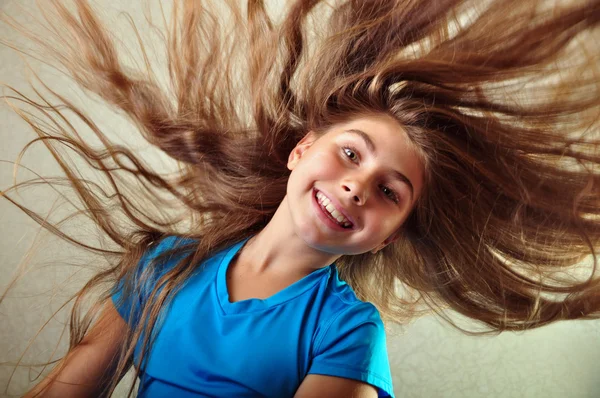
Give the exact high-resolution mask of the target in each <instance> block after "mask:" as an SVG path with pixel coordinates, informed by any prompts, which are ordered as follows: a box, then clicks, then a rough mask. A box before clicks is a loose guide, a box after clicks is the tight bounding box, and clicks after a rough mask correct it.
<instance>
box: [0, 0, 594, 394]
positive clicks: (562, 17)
mask: <svg viewBox="0 0 600 398" xmlns="http://www.w3.org/2000/svg"><path fill="white" fill-rule="evenodd" d="M44 4H47V3H44ZM52 5H53V7H51V10H46V9H44V10H43V11H44V15H45V18H46V19H45V23H46V26H48V27H50V28H51V29H48V30H47V33H48V34H47V35H45V36H43V37H42V36H38V35H35V34H33V33H32V32H31V31H29V30H28V29H25V28H23V26H21V25H19V24H18V23H16V22H15V21H13V20H12V19H10V18H9V17H5V21H6V22H7V23H10V24H12V25H13V26H14V27H15V28H16V29H19V30H20V31H21V32H22V33H23V34H24V35H26V36H27V37H28V38H29V39H30V40H31V41H32V42H34V43H37V44H38V45H39V47H38V51H39V52H43V53H44V54H45V55H46V56H49V57H52V58H51V59H53V60H55V61H57V62H55V64H56V65H59V66H60V67H62V68H63V70H66V71H67V72H68V73H69V74H70V75H71V76H72V77H73V79H74V80H75V81H76V82H77V83H78V84H79V85H81V86H82V87H83V88H85V89H86V90H89V91H90V92H92V93H95V94H96V95H98V96H100V97H101V98H102V99H104V100H105V101H106V102H108V103H110V104H111V105H112V106H114V107H117V108H118V109H120V110H121V111H122V112H124V113H125V114H126V115H127V116H128V117H129V118H130V120H131V121H133V123H134V124H135V125H136V126H137V129H138V130H139V132H140V133H141V134H142V135H143V136H144V138H145V139H146V140H147V141H148V142H149V143H151V144H152V145H154V146H156V147H157V148H159V149H160V150H162V151H163V152H164V153H166V154H167V155H168V156H170V157H171V158H173V159H175V160H177V161H178V162H179V165H180V169H179V173H178V174H176V175H165V174H161V173H160V172H159V171H157V170H154V169H153V168H152V167H150V166H149V165H148V164H146V163H145V162H144V161H143V160H142V159H141V158H140V157H139V156H136V155H135V154H134V152H133V150H132V149H130V148H127V147H125V146H123V145H116V144H114V143H111V142H110V141H109V139H108V138H107V137H106V135H105V134H104V133H103V132H102V128H101V126H100V125H97V124H96V123H95V122H94V121H92V120H91V119H90V118H89V117H88V116H86V114H85V112H84V111H83V110H82V109H79V108H78V107H77V105H76V104H74V103H73V102H72V101H69V100H68V99H67V98H65V97H64V96H61V95H60V94H59V93H58V92H56V91H54V90H52V89H51V88H50V87H45V92H43V93H42V92H38V94H39V95H38V97H37V98H31V97H28V96H25V95H24V94H22V93H21V92H20V91H18V90H17V89H16V88H11V90H12V93H11V94H10V95H9V97H11V98H12V100H13V102H14V103H17V104H18V103H20V104H21V105H20V106H22V107H25V106H28V107H30V108H31V109H33V110H34V111H35V112H36V116H35V117H33V116H31V115H32V113H31V111H30V112H21V113H20V115H21V116H22V117H23V119H24V120H25V121H26V122H27V123H29V124H30V126H31V127H32V128H33V129H34V131H35V132H36V133H37V134H38V136H39V138H36V141H41V142H43V143H44V144H45V145H46V146H47V148H48V150H49V151H50V152H51V153H52V154H53V155H54V158H55V159H56V161H57V162H58V164H59V165H60V166H61V168H62V170H63V171H64V172H65V173H66V177H65V178H64V179H60V178H57V179H54V180H45V181H47V183H49V184H63V183H65V182H67V183H68V184H70V186H71V187H72V188H73V189H74V192H75V193H76V194H77V195H78V197H79V198H80V199H81V201H82V202H83V203H84V204H85V207H84V209H83V210H81V211H80V213H79V214H80V215H83V216H86V217H89V218H91V219H92V220H93V221H94V223H96V224H97V226H98V227H99V230H100V231H101V234H102V237H103V238H104V239H106V238H108V239H110V241H111V242H112V245H113V246H112V247H111V248H109V249H107V248H102V247H100V246H99V245H94V244H93V243H90V242H85V241H82V240H81V239H79V238H78V237H77V236H74V235H73V234H67V233H65V232H63V231H62V230H61V227H62V224H61V225H54V224H52V223H50V222H48V221H47V220H46V217H43V216H42V215H40V214H37V213H36V212H34V211H32V210H30V209H28V208H27V207H25V206H23V205H22V204H20V203H19V202H18V201H17V200H16V199H14V198H13V197H12V196H11V192H12V191H13V190H14V189H15V188H16V187H10V188H8V189H6V190H4V191H3V197H4V198H6V199H7V200H9V201H10V202H11V203H13V204H14V205H16V206H17V207H18V208H19V209H21V210H23V211H25V212H26V213H27V214H28V215H29V216H31V217H32V218H33V219H34V220H36V221H38V222H39V223H40V224H41V225H43V227H44V228H47V229H49V230H50V231H51V232H52V233H54V234H57V235H59V236H60V237H61V238H63V239H65V240H66V241H68V242H70V243H72V244H73V245H78V246H81V247H83V248H85V249H87V250H90V251H93V252H95V253H102V254H103V255H104V256H105V257H106V259H107V262H108V263H109V264H110V267H107V268H106V269H105V270H103V271H102V272H99V273H98V274H97V275H96V276H95V277H94V278H93V279H92V280H90V281H89V283H87V284H86V285H85V286H84V287H83V288H82V289H81V290H80V291H79V292H78V293H77V294H76V295H75V296H74V297H73V299H74V300H75V305H74V308H73V310H72V317H71V324H70V332H71V337H70V349H73V348H74V347H75V346H77V344H78V343H79V342H81V340H82V339H83V337H84V335H85V333H86V331H87V330H88V327H89V325H90V324H91V322H92V320H93V319H94V317H95V316H96V315H97V311H98V309H99V308H100V307H99V306H98V305H96V306H94V307H92V308H91V309H90V310H89V311H87V313H86V314H85V316H84V317H82V316H81V315H80V314H81V310H80V307H81V303H82V302H83V298H84V297H85V296H86V294H87V293H88V292H89V291H91V290H92V289H93V288H95V287H97V286H99V285H101V284H108V285H111V286H114V285H115V283H116V281H118V280H123V281H125V288H124V289H125V292H126V294H135V293H134V290H135V289H133V286H134V284H135V283H138V282H136V281H135V278H134V275H135V274H134V271H135V269H136V266H137V264H138V262H139V260H140V258H141V256H142V255H143V253H145V252H146V251H147V249H148V247H151V246H152V245H154V244H156V242H159V241H160V240H161V239H162V238H163V237H165V236H167V235H180V236H182V237H188V238H192V239H193V240H194V242H195V243H193V244H185V245H181V246H180V247H178V248H176V249H174V250H173V252H177V253H180V254H182V256H181V259H180V261H179V262H178V264H177V266H176V267H174V268H172V269H170V271H169V272H168V273H166V274H165V275H164V276H163V277H161V278H160V279H159V280H158V281H157V283H156V286H155V288H154V290H153V292H152V295H151V297H150V299H149V300H148V302H147V304H146V305H145V306H144V308H142V310H143V315H142V316H143V317H147V318H148V319H149V320H150V321H149V322H148V323H147V326H146V327H147V329H146V330H142V325H141V324H138V325H135V327H133V328H132V330H131V331H130V335H128V336H127V339H126V344H125V345H124V346H123V349H122V352H121V356H120V361H119V366H118V370H117V372H116V374H117V375H119V374H122V372H123V371H124V370H126V369H127V368H128V367H129V364H130V359H131V356H132V353H133V349H134V346H135V344H136V342H137V340H138V339H139V338H140V336H144V339H143V344H144V347H145V349H144V353H146V354H147V352H148V350H149V349H150V347H151V343H152V342H151V338H150V337H149V336H151V335H152V333H151V330H153V328H154V327H155V325H156V321H157V317H158V315H159V313H160V309H161V308H163V306H164V305H165V304H166V303H167V302H168V300H169V299H170V298H171V297H173V295H174V294H175V293H176V292H177V290H178V288H179V287H180V286H181V284H182V283H183V282H184V281H185V280H186V278H187V277H188V276H190V274H191V272H193V271H194V269H195V267H197V265H198V264H200V263H201V262H202V260H203V259H205V258H206V257H207V256H209V255H210V254H211V253H214V252H216V251H217V250H220V249H222V248H224V247H226V246H228V245H230V244H232V243H234V242H238V241H240V240H241V239H243V238H245V237H248V236H250V235H252V234H255V233H256V232H258V231H259V230H261V229H262V228H263V227H264V226H265V225H266V224H267V223H268V222H269V220H270V218H271V217H272V215H273V214H274V212H275V210H276V209H277V207H278V205H279V204H280V202H281V200H282V199H283V197H284V195H285V192H286V183H287V178H288V175H289V174H288V173H289V171H288V170H287V168H286V160H287V157H288V154H289V153H290V151H291V150H292V148H293V147H294V146H295V144H296V143H297V142H298V141H299V140H300V139H301V138H302V137H303V135H304V134H306V133H307V132H308V131H311V130H312V131H315V132H317V133H319V134H325V133H326V132H327V131H328V130H329V129H330V128H331V127H332V126H334V125H335V124H336V123H339V122H344V121H348V120H349V119H351V118H354V117H357V116H358V115H364V114H372V113H376V114H387V115H390V116H392V117H393V118H395V119H396V120H397V121H398V122H399V123H400V125H401V126H402V127H403V129H404V130H405V131H406V133H407V134H408V136H409V137H410V140H411V142H412V143H413V144H414V146H415V148H417V149H418V153H419V154H420V156H421V158H422V160H423V164H424V166H425V182H424V187H425V188H424V191H423V192H422V194H421V196H420V198H419V200H418V202H417V203H416V204H415V207H414V209H413V210H412V212H411V215H410V216H409V218H408V219H407V221H406V222H405V223H404V225H403V226H402V231H403V234H402V235H401V238H400V239H399V240H398V241H396V242H394V243H393V244H391V245H389V246H387V247H386V248H384V249H383V250H381V251H380V252H378V253H377V254H374V255H373V254H371V253H365V254H361V255H357V256H342V257H341V258H340V259H339V260H338V261H337V267H338V268H339V272H340V275H341V277H342V278H343V279H344V280H346V281H347V282H348V283H349V284H350V286H352V288H353V289H354V290H355V292H356V294H357V296H358V297H359V298H360V299H362V300H368V301H371V302H372V303H374V304H375V305H376V306H377V308H378V309H379V311H380V313H381V315H382V318H383V319H384V320H385V321H393V322H400V323H406V322H408V321H409V320H411V319H414V318H415V317H416V316H417V315H420V314H424V313H426V312H427V311H435V312H436V313H438V314H439V315H440V316H442V317H444V318H445V319H446V320H447V321H448V322H450V323H451V324H452V325H453V326H455V327H457V328H460V327H459V326H458V325H456V324H455V323H454V321H453V320H452V319H450V317H448V315H447V314H446V313H445V312H444V311H445V309H447V308H450V309H452V310H454V311H457V312H458V313H460V314H463V315H465V316H467V317H470V318H473V319H476V320H479V321H481V322H482V323H483V324H485V325H487V326H488V330H486V331H483V332H481V331H480V332H473V331H468V330H464V329H462V328H460V329H461V330H463V331H464V332H465V333H470V334H482V333H498V332H499V331H503V330H524V329H530V328H535V327H539V326H542V325H546V324H548V323H550V322H555V321H559V320H565V319H585V318H597V317H598V316H599V315H600V289H599V287H598V283H599V281H598V279H597V278H595V279H594V278H593V276H594V274H595V270H596V266H597V262H596V251H595V246H597V244H598V241H599V237H600V224H599V221H598V215H599V213H600V201H599V198H600V196H599V195H598V194H599V186H600V185H599V182H600V180H599V176H598V173H597V168H596V170H594V167H597V166H598V164H600V153H599V151H598V144H599V140H598V135H597V133H598V125H599V123H598V121H599V112H600V78H599V76H600V68H599V62H600V51H599V48H598V47H597V46H593V45H592V46H590V45H589V44H588V43H589V40H591V41H592V42H593V41H594V40H595V39H593V37H594V35H595V37H596V38H597V37H598V33H599V25H600V2H598V1H578V2H575V1H573V2H568V4H564V5H563V4H558V5H555V6H550V5H548V4H546V2H542V1H524V0H497V1H485V2H483V1H479V0H472V1H461V0H439V1H429V0H402V1H388V0H381V1H374V0H372V1H363V0H353V1H347V2H338V3H336V4H335V6H333V7H332V6H330V5H328V4H326V3H325V2H321V1H317V0H300V1H295V2H293V3H291V4H289V7H288V9H287V10H286V11H285V13H284V14H283V16H282V17H281V19H280V20H279V19H275V18H273V17H271V16H269V13H268V12H267V10H266V7H265V5H264V4H263V2H262V1H258V0H256V1H248V3H247V8H246V9H245V10H241V9H240V7H238V6H236V5H234V4H230V3H229V2H227V5H228V8H227V9H228V10H229V11H230V12H229V14H228V16H229V17H230V18H231V20H230V21H228V25H227V27H229V26H233V29H232V30H231V31H228V32H227V34H225V33H224V32H223V31H222V29H223V26H224V23H223V21H222V20H221V19H220V18H222V15H221V14H219V13H215V12H213V10H214V7H213V3H210V4H204V3H203V2H201V1H185V2H181V3H175V4H174V7H173V10H172V17H171V20H170V21H171V22H170V23H169V24H168V26H166V29H161V28H160V27H159V26H157V25H156V24H155V23H154V22H153V21H152V20H151V19H148V22H149V23H150V24H151V25H152V27H153V28H156V29H157V31H160V32H163V33H161V34H163V36H162V37H163V39H164V43H165V44H166V46H165V47H166V57H167V66H168V77H169V81H168V83H169V85H168V87H167V88H165V87H164V85H162V84H161V82H160V79H158V78H157V76H156V74H154V73H153V70H152V68H151V67H150V62H149V60H148V57H147V54H146V52H145V51H144V46H143V44H141V45H140V48H141V50H142V55H143V60H144V62H145V66H146V68H145V69H144V70H141V69H131V68H128V67H126V66H124V64H123V60H122V59H121V58H120V57H119V55H118V51H117V49H116V46H115V44H114V38H113V37H111V34H110V32H109V31H108V30H107V29H106V28H105V27H104V26H103V25H102V23H101V21H100V20H99V18H98V17H97V15H96V13H95V12H94V11H93V10H92V8H91V7H90V6H89V5H88V3H87V2H86V1H78V2H77V3H76V7H75V9H74V10H69V9H68V8H67V7H65V6H64V5H63V4H62V3H60V2H58V1H53V2H52ZM163 16H164V15H163ZM165 20H166V19H165ZM165 24H166V23H165ZM166 25H167V24H166ZM134 28H135V26H134ZM135 32H137V30H136V31H135ZM219 32H220V33H219ZM67 114H68V115H69V116H70V117H74V118H75V119H76V120H77V121H78V123H81V122H83V124H84V125H85V126H87V128H89V129H90V130H91V131H92V132H93V133H94V134H95V135H96V137H97V138H98V139H99V140H100V141H99V142H100V144H99V145H96V146H93V145H91V144H89V143H87V142H86V141H85V140H83V139H81V137H80V136H79V135H78V132H77V129H76V128H75V127H74V124H73V123H72V122H71V121H69V120H70V119H69V118H68V117H67V116H66V115H67ZM39 120H44V121H45V123H41V122H39ZM65 148H67V149H69V150H71V151H73V153H75V154H77V155H78V156H81V157H82V158H83V159H84V160H85V161H86V162H87V164H88V165H89V167H91V168H94V169H95V170H98V171H100V172H101V173H102V174H103V175H104V176H105V177H106V178H107V180H106V181H108V183H107V184H104V185H105V186H100V185H98V183H94V182H93V181H90V180H86V179H84V178H83V177H81V176H79V175H78V174H77V173H76V172H75V171H74V170H73V168H72V166H70V165H69V163H68V162H67V161H66V160H65V156H66V155H64V153H63V152H61V150H59V149H65ZM132 179H133V180H135V181H137V182H138V184H137V185H135V187H132V185H131V184H130V181H131V180H132ZM36 183H39V180H30V181H26V182H22V183H19V184H18V186H19V188H20V189H22V187H24V186H27V185H28V184H30V185H31V184H36ZM138 197H146V198H151V199H152V201H153V203H154V204H155V206H151V207H142V206H136V198H138ZM107 203H108V204H107ZM182 209H183V210H182ZM168 210H171V211H168ZM123 220H126V221H127V223H124V222H123ZM181 223H185V225H186V228H185V231H183V232H182V230H181V228H180V226H181ZM171 254H173V253H167V255H171ZM590 255H591V256H592V258H593V264H592V266H593V270H592V271H593V272H592V274H591V275H590V277H589V278H588V279H586V280H582V281H577V282H576V283H574V282H573V281H572V278H571V279H568V278H565V277H562V278H561V275H560V273H561V272H564V271H569V270H571V269H573V268H572V266H573V265H575V264H579V263H580V262H581V261H582V260H583V259H585V258H586V257H588V256H590ZM159 262H160V259H158V260H157V261H155V262H153V264H151V265H150V266H149V268H150V269H152V268H153V267H154V266H155V265H156V264H158V263H159ZM112 292H113V289H112V288H110V289H105V290H104V294H102V295H101V297H100V299H99V301H98V303H103V302H105V301H106V300H108V299H109V297H110V295H111V293H112ZM2 297H4V296H2ZM142 358H143V356H142ZM138 372H139V369H138ZM116 383H117V378H116V377H115V379H113V380H110V382H109V383H107V386H106V390H105V391H104V393H105V394H107V395H110V394H111V393H112V391H113V390H114V388H115V386H116ZM133 388H134V386H133V385H132V387H131V389H130V393H131V392H132V391H133Z"/></svg>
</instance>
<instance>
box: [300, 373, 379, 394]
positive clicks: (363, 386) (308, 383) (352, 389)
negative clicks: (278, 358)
mask: <svg viewBox="0 0 600 398" xmlns="http://www.w3.org/2000/svg"><path fill="white" fill-rule="evenodd" d="M317 397H330V398H377V390H375V387H373V386H371V385H370V384H367V383H363V382H360V381H357V380H352V379H345V378H342V377H333V376H324V375H318V374H309V375H308V376H306V378H305V379H304V380H303V381H302V383H301V384H300V387H299V388H298V391H296V394H295V395H294V398H317Z"/></svg>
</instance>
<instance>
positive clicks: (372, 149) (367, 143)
mask: <svg viewBox="0 0 600 398" xmlns="http://www.w3.org/2000/svg"><path fill="white" fill-rule="evenodd" d="M346 132H347V133H350V134H353V135H356V136H358V137H360V138H362V140H363V141H364V143H365V146H366V147H367V149H368V150H369V152H371V154H373V155H374V156H375V155H376V154H377V150H376V148H375V144H374V143H373V140H372V139H371V137H369V135H368V134H367V133H365V132H364V131H362V130H358V129H350V130H346ZM391 174H392V175H393V176H394V177H395V178H396V179H397V180H400V181H402V182H404V183H405V184H406V185H408V187H409V188H410V201H411V202H412V200H413V195H414V188H413V185H412V183H411V182H410V180H409V179H408V178H407V177H406V176H405V175H404V174H402V173H400V172H399V171H397V170H392V171H391Z"/></svg>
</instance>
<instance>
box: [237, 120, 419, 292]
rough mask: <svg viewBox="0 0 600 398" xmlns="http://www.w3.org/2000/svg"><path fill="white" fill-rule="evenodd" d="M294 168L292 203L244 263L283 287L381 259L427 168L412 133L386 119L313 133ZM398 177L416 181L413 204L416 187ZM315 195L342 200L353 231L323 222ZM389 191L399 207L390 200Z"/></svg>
mask: <svg viewBox="0 0 600 398" xmlns="http://www.w3.org/2000/svg"><path fill="white" fill-rule="evenodd" d="M349 129H360V130H362V131H363V132H365V133H366V134H367V135H369V136H370V138H371V140H372V141H373V143H374V144H375V148H376V155H372V154H370V153H369V151H368V150H367V147H366V146H365V144H364V143H363V141H362V140H361V138H359V137H358V136H356V135H354V134H349V133H347V130H349ZM344 147H353V148H355V149H356V151H355V150H352V149H350V150H348V149H344ZM351 159H353V160H354V162H353V161H352V160H351ZM287 167H288V168H289V170H291V174H290V177H289V180H288V186H287V194H286V196H285V197H284V199H283V201H282V203H281V205H280V206H279V208H278V209H277V211H276V212H275V215H274V216H273V218H272V220H271V221H270V222H269V224H268V225H267V226H266V227H265V228H264V229H263V230H262V231H261V232H259V233H258V234H257V235H256V236H255V237H254V238H253V239H251V240H250V241H248V242H247V243H246V245H244V247H243V248H242V249H241V250H240V253H238V256H237V259H236V262H237V264H243V267H244V271H243V273H244V274H245V276H246V277H250V278H257V277H260V276H261V275H264V276H271V277H273V278H276V279H279V280H280V281H281V280H284V281H285V282H283V283H276V285H285V284H286V283H287V282H289V281H293V280H298V279H301V278H302V277H303V276H305V275H307V274H309V273H310V272H312V271H314V270H316V269H318V268H321V267H325V266H328V265H329V264H331V263H333V262H334V261H335V260H336V259H338V258H339V257H341V256H342V255H344V254H360V253H366V252H369V251H370V252H376V251H378V250H381V249H382V248H383V247H385V246H386V245H387V244H389V243H391V242H393V241H394V240H395V239H396V238H397V237H398V234H397V232H398V229H399V228H400V226H401V225H402V223H403V222H404V221H405V220H406V218H407V217H408V215H409V214H410V211H411V209H412V208H413V206H414V203H415V201H416V200H417V199H418V197H419V194H420V192H421V190H422V184H423V177H422V176H423V167H422V164H421V162H420V160H419V157H418V156H417V154H416V152H415V151H414V150H413V149H412V146H411V144H410V141H409V140H408V137H407V136H406V133H405V132H404V130H403V129H402V127H401V126H400V125H399V124H398V123H397V122H396V121H395V120H394V119H393V118H391V117H390V116H387V115H383V114H381V115H379V114H376V115H368V116H362V117H358V118H355V119H353V120H350V121H349V122H347V123H344V124H340V125H336V126H335V127H333V128H332V129H330V130H329V131H328V132H327V133H325V134H324V135H322V136H321V137H320V138H318V137H317V135H316V134H315V133H314V132H312V131H311V132H309V133H308V134H307V135H306V136H305V137H304V138H303V139H302V140H301V141H300V142H299V143H298V144H297V145H296V147H295V148H294V149H293V150H292V152H291V153H290V155H289V159H288V164H287ZM390 170H396V171H398V172H400V173H402V174H404V175H405V176H406V177H407V178H408V179H409V180H410V182H411V183H412V185H413V188H414V196H413V198H412V199H411V198H410V190H409V188H408V185H406V184H405V183H403V182H400V181H397V180H390V179H387V178H386V173H388V172H389V171H390ZM384 187H386V188H384ZM313 188H317V189H319V190H321V191H322V192H324V193H326V195H327V196H328V197H330V198H331V197H334V198H335V199H336V200H337V202H338V203H339V204H340V205H341V206H342V207H343V209H344V211H345V212H346V214H348V216H350V218H352V219H353V220H354V226H353V228H352V229H350V230H344V231H336V230H333V229H331V228H330V227H329V226H327V225H326V224H325V223H323V221H322V220H321V218H319V216H318V214H317V212H316V210H315V206H314V204H313V200H314V199H313V194H314V192H313ZM388 189H391V190H392V191H394V193H395V195H396V196H397V198H398V199H399V202H398V203H395V202H394V201H392V200H390V198H389V197H388V196H387V195H386V193H388V194H389V192H390V191H389V190H388ZM279 290H281V289H279Z"/></svg>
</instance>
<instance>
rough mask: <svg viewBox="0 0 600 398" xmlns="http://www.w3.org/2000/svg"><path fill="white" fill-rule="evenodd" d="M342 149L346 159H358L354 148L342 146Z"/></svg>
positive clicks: (354, 160)
mask: <svg viewBox="0 0 600 398" xmlns="http://www.w3.org/2000/svg"><path fill="white" fill-rule="evenodd" d="M343 149H344V153H345V154H346V156H347V157H348V159H350V160H351V161H353V162H356V161H357V160H358V156H357V155H356V150H355V149H354V148H350V147H344V148H343Z"/></svg>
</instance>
